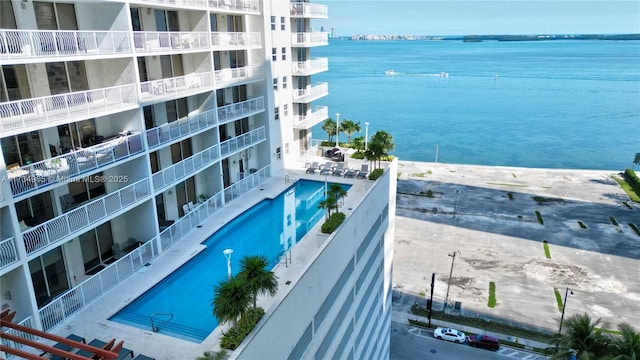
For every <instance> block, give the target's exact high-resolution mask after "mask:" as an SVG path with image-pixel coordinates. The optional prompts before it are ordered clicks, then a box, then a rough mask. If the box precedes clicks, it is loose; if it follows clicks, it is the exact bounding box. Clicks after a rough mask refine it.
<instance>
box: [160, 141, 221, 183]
mask: <svg viewBox="0 0 640 360" xmlns="http://www.w3.org/2000/svg"><path fill="white" fill-rule="evenodd" d="M219 158H220V156H219V152H218V145H214V146H212V147H210V148H207V149H205V150H203V151H200V152H199V153H196V154H194V155H192V156H189V157H188V158H186V159H184V160H182V161H179V162H177V163H175V164H173V165H171V166H169V167H168V168H166V169H162V170H160V171H158V172H156V173H154V174H153V176H152V181H153V189H154V191H155V192H156V193H157V192H158V191H159V190H161V189H164V188H166V187H168V186H170V185H172V184H173V183H174V182H176V181H179V180H182V179H185V178H187V177H189V176H192V175H193V173H194V172H195V171H197V170H200V169H203V168H205V167H206V166H208V165H211V164H213V163H214V162H215V161H216V160H218V159H219Z"/></svg>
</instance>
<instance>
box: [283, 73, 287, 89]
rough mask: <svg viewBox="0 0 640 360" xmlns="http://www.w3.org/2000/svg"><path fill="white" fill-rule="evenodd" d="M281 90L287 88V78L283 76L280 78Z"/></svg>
mask: <svg viewBox="0 0 640 360" xmlns="http://www.w3.org/2000/svg"><path fill="white" fill-rule="evenodd" d="M282 88H283V89H286V88H287V77H286V76H284V77H283V78H282Z"/></svg>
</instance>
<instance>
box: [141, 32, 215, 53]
mask: <svg viewBox="0 0 640 360" xmlns="http://www.w3.org/2000/svg"><path fill="white" fill-rule="evenodd" d="M133 44H134V47H135V49H136V52H138V53H156V52H170V51H182V50H209V49H210V47H211V45H210V44H209V33H208V32H188V31H182V32H173V31H170V32H169V31H134V32H133Z"/></svg>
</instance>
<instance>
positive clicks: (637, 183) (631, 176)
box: [624, 168, 640, 196]
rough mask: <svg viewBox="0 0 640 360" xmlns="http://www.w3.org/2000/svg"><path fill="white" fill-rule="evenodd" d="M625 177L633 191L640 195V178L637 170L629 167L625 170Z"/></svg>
mask: <svg viewBox="0 0 640 360" xmlns="http://www.w3.org/2000/svg"><path fill="white" fill-rule="evenodd" d="M624 179H625V180H626V181H627V183H629V185H631V188H632V189H633V191H635V193H636V194H638V196H640V178H638V175H636V173H635V171H633V170H631V169H629V168H627V169H626V170H625V171H624Z"/></svg>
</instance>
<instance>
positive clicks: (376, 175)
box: [369, 169, 384, 180]
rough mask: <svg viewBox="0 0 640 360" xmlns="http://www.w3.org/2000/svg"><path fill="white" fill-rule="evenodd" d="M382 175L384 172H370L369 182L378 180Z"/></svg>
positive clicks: (379, 170) (377, 170)
mask: <svg viewBox="0 0 640 360" xmlns="http://www.w3.org/2000/svg"><path fill="white" fill-rule="evenodd" d="M382 174H384V170H382V169H375V170H373V171H372V172H371V174H369V180H378V178H379V177H380V176H382Z"/></svg>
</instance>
